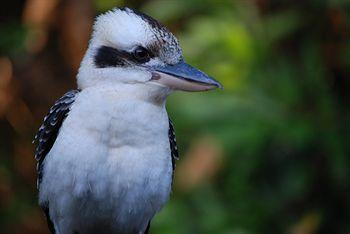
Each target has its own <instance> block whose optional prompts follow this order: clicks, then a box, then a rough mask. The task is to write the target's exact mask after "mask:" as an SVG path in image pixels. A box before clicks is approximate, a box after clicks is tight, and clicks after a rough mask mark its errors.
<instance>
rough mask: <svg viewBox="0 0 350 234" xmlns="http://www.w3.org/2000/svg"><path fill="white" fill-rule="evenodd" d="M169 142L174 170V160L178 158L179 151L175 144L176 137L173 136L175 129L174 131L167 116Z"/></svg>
mask: <svg viewBox="0 0 350 234" xmlns="http://www.w3.org/2000/svg"><path fill="white" fill-rule="evenodd" d="M168 136H169V143H170V150H171V162H172V165H173V171H174V170H175V160H178V159H179V152H178V149H177V145H176V138H175V131H174V125H173V122H172V121H171V119H170V118H169V131H168Z"/></svg>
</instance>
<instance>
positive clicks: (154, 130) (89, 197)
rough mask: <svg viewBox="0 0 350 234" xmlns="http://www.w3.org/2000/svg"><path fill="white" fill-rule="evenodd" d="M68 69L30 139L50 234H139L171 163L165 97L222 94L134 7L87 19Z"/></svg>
mask: <svg viewBox="0 0 350 234" xmlns="http://www.w3.org/2000/svg"><path fill="white" fill-rule="evenodd" d="M92 28H93V30H92V34H91V39H90V41H89V44H88V48H87V50H86V53H85V55H84V57H83V58H82V61H81V64H80V67H79V70H78V72H77V76H76V80H77V88H76V89H73V90H71V91H68V92H67V93H66V94H64V95H63V96H62V97H61V98H59V99H58V100H57V101H56V102H55V103H54V105H53V106H52V107H51V108H50V110H49V112H48V114H47V115H46V116H45V118H44V120H43V123H42V125H41V127H40V128H39V130H38V132H37V134H36V135H35V138H34V141H33V142H34V143H35V144H36V149H35V159H36V161H37V174H38V177H37V188H38V200H39V205H40V206H41V208H42V209H43V211H44V213H45V215H46V218H47V223H48V227H49V229H50V231H51V233H59V234H85V233H125V234H129V233H132V234H133V233H148V232H149V229H150V222H151V220H152V218H153V217H154V216H155V214H156V213H157V212H159V211H160V210H161V208H162V207H163V206H164V205H165V203H166V202H167V201H168V199H169V196H170V193H171V188H172V183H173V176H174V169H175V161H176V160H177V159H178V158H179V156H178V149H177V146H176V139H175V132H174V127H173V123H172V121H171V120H170V118H169V117H168V114H167V111H166V98H167V97H168V96H169V95H170V94H171V93H173V92H174V91H189V92H194V91H206V90H212V89H215V88H222V85H221V83H220V82H219V81H217V80H215V79H214V78H212V77H210V76H209V75H207V74H205V73H204V72H202V71H200V70H198V69H196V68H195V67H193V66H191V65H189V64H187V63H186V62H185V60H184V58H183V54H182V49H181V47H180V45H179V42H178V40H177V38H176V37H175V36H174V35H173V34H172V33H171V32H170V31H169V30H168V29H167V28H166V27H165V26H164V25H163V24H161V23H160V22H159V21H157V20H156V19H154V18H152V17H151V16H149V15H146V14H144V13H142V12H140V11H137V10H134V9H131V8H127V7H123V8H113V9H111V10H109V11H107V12H105V13H103V14H101V15H99V16H97V17H96V19H95V22H94V24H93V27H92Z"/></svg>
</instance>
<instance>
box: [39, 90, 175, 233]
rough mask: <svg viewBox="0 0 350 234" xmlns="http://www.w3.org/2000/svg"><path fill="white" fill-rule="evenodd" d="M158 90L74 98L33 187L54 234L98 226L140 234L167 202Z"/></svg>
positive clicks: (163, 117) (168, 174)
mask: <svg viewBox="0 0 350 234" xmlns="http://www.w3.org/2000/svg"><path fill="white" fill-rule="evenodd" d="M159 89H160V87H153V86H148V87H147V86H146V87H144V86H141V85H123V86H120V87H118V88H117V87H111V86H98V87H90V88H87V89H84V90H83V91H82V92H80V93H79V95H78V97H77V98H76V101H75V102H74V104H73V106H72V108H71V111H70V113H69V115H68V117H67V118H66V120H65V121H64V123H63V125H62V127H61V130H60V133H59V135H58V137H57V140H56V142H55V144H54V146H53V148H52V149H51V151H50V152H49V154H48V155H47V156H46V159H45V162H44V176H43V180H42V183H41V186H40V202H41V203H45V202H48V203H49V206H50V216H51V218H52V219H53V221H54V224H55V227H56V228H57V230H59V231H60V233H69V232H71V231H72V230H79V231H81V232H83V233H88V232H89V231H91V228H92V227H94V226H101V225H102V224H104V225H105V228H107V229H106V230H107V231H106V232H108V231H114V232H122V233H138V232H142V231H144V230H145V228H146V227H147V224H148V222H149V221H150V219H151V218H152V217H153V216H154V214H155V213H156V212H157V211H159V210H160V208H161V207H162V206H163V205H164V203H165V202H166V201H167V200H168V197H169V193H170V189H171V180H172V165H171V160H170V147H169V139H168V127H169V126H168V116H167V113H166V110H165V102H164V100H165V96H166V93H163V94H162V97H159V93H162V92H160V90H159ZM136 94H137V95H136ZM156 100H163V101H161V102H157V101H156ZM108 228H109V229H108Z"/></svg>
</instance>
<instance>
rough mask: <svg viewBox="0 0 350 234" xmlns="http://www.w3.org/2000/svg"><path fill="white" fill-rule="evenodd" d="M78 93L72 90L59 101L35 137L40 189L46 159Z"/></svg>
mask: <svg viewBox="0 0 350 234" xmlns="http://www.w3.org/2000/svg"><path fill="white" fill-rule="evenodd" d="M78 93H79V90H71V91H69V92H67V93H66V94H64V95H63V96H62V97H61V98H60V99H58V100H57V101H56V102H55V104H54V105H53V106H52V107H51V108H50V111H49V113H48V114H47V115H46V116H45V118H44V122H43V123H42V125H41V126H40V128H39V131H38V132H37V134H36V135H35V137H34V141H33V143H37V147H36V149H35V159H36V161H37V173H38V181H37V186H38V187H39V185H40V182H41V179H42V167H43V162H44V159H45V157H46V155H47V154H48V153H49V152H50V150H51V148H52V146H53V144H54V143H55V141H56V138H57V135H58V132H59V129H60V127H61V125H62V123H63V121H64V119H65V118H66V117H67V115H68V112H69V110H70V107H71V106H72V104H73V102H74V100H75V98H76V95H77V94H78Z"/></svg>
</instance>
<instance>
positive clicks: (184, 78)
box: [152, 60, 223, 92]
mask: <svg viewBox="0 0 350 234" xmlns="http://www.w3.org/2000/svg"><path fill="white" fill-rule="evenodd" d="M152 70H153V72H152V81H155V82H157V83H160V84H162V85H165V86H168V87H170V88H172V89H174V90H183V91H191V92H195V91H205V90H211V89H215V88H221V89H222V88H223V86H222V85H221V84H220V83H219V82H218V81H216V80H215V79H214V78H212V77H210V76H208V75H207V74H205V73H204V72H202V71H200V70H198V69H196V68H194V67H192V66H191V65H189V64H187V63H186V62H185V61H183V60H181V61H180V62H179V63H177V64H174V65H165V66H155V67H152Z"/></svg>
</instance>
